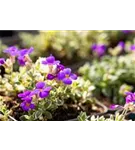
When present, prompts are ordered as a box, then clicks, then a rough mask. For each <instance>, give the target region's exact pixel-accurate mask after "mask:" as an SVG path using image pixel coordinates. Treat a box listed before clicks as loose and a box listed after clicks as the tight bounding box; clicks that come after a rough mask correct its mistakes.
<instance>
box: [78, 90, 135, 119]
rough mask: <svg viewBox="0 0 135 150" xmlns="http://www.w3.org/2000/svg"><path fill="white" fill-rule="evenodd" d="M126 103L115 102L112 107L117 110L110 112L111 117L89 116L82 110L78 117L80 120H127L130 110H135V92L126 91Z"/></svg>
mask: <svg viewBox="0 0 135 150" xmlns="http://www.w3.org/2000/svg"><path fill="white" fill-rule="evenodd" d="M125 94H126V98H125V101H126V103H125V104H124V105H123V106H122V105H116V104H113V105H111V106H110V109H112V110H116V112H115V114H114V115H113V114H110V116H109V117H105V116H103V115H102V116H94V115H92V116H88V115H87V114H86V112H81V113H80V114H79V116H78V117H77V119H78V120H79V121H125V120H126V121H127V119H126V117H127V114H128V113H129V112H134V111H135V93H132V92H126V93H125Z"/></svg>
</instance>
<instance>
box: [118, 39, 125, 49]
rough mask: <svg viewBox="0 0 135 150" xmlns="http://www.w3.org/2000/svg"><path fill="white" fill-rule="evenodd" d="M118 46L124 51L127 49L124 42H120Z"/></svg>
mask: <svg viewBox="0 0 135 150" xmlns="http://www.w3.org/2000/svg"><path fill="white" fill-rule="evenodd" d="M118 46H119V47H120V48H121V49H124V48H125V43H124V42H123V41H120V42H119V43H118Z"/></svg>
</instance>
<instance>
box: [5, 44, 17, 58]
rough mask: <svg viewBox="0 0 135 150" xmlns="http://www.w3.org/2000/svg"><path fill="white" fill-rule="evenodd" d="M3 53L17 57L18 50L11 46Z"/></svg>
mask: <svg viewBox="0 0 135 150" xmlns="http://www.w3.org/2000/svg"><path fill="white" fill-rule="evenodd" d="M3 52H4V53H7V54H9V55H10V56H17V55H18V49H17V47H15V46H11V47H9V48H7V49H6V50H4V51H3Z"/></svg>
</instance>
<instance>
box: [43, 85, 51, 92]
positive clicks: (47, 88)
mask: <svg viewBox="0 0 135 150" xmlns="http://www.w3.org/2000/svg"><path fill="white" fill-rule="evenodd" d="M51 89H52V87H51V86H48V87H46V88H45V89H44V91H45V92H50V90H51Z"/></svg>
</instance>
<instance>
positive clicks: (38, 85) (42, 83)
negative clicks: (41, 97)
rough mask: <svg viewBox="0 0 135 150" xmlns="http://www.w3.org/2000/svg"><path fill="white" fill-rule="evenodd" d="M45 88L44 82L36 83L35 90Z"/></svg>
mask: <svg viewBox="0 0 135 150" xmlns="http://www.w3.org/2000/svg"><path fill="white" fill-rule="evenodd" d="M44 87H45V82H38V83H37V84H36V88H37V89H42V88H44Z"/></svg>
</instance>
